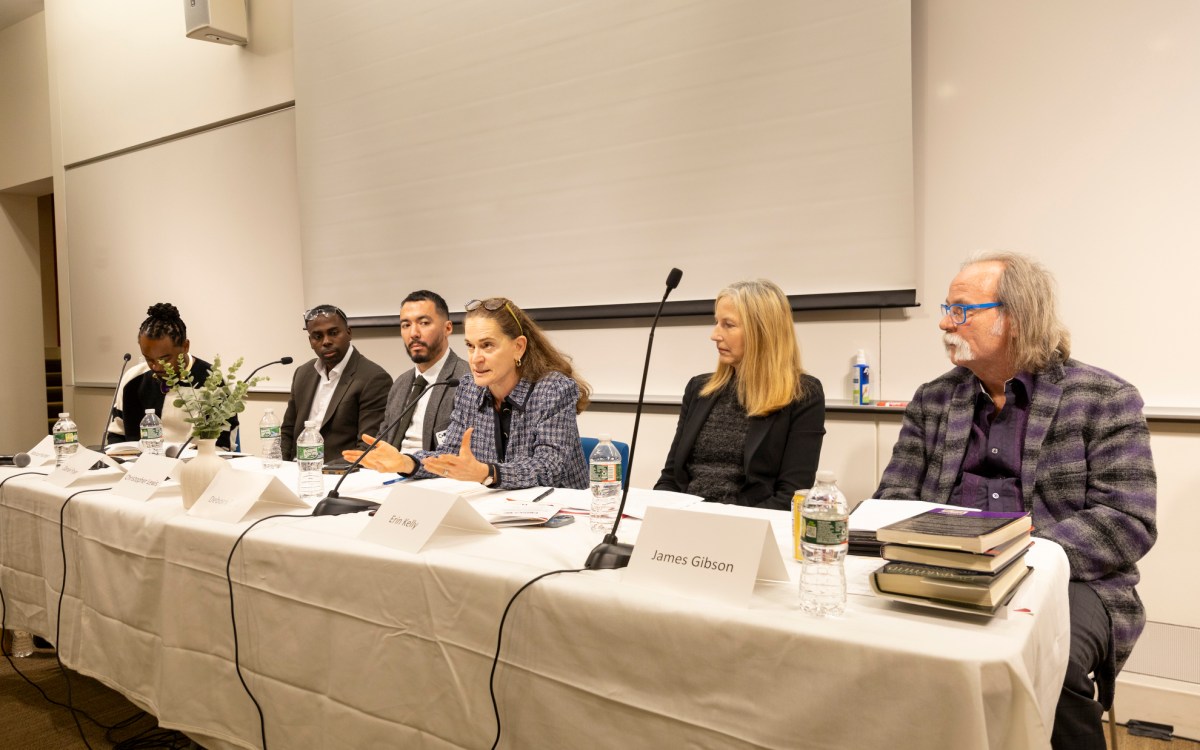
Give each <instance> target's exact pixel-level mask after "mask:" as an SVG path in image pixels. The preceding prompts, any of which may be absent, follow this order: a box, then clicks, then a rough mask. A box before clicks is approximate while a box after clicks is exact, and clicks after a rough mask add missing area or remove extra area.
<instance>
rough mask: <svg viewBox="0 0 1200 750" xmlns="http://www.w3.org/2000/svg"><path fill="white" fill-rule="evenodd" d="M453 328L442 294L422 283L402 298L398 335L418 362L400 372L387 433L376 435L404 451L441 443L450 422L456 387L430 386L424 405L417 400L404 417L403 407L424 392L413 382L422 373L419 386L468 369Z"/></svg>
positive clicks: (389, 404)
mask: <svg viewBox="0 0 1200 750" xmlns="http://www.w3.org/2000/svg"><path fill="white" fill-rule="evenodd" d="M453 330H454V324H453V323H452V322H450V309H449V308H448V307H447V306H446V300H444V299H442V298H441V296H440V295H438V294H436V293H435V292H431V291H428V290H426V289H422V290H420V291H416V292H413V293H412V294H410V295H408V296H407V297H405V298H404V302H403V303H401V305H400V335H401V336H402V337H403V339H404V349H405V350H406V351H407V352H408V357H409V359H411V360H412V361H413V364H415V365H416V367H414V368H413V369H411V370H409V371H408V372H405V373H404V374H402V375H401V376H400V377H398V378H396V383H395V384H394V385H393V386H392V392H391V393H390V394H388V400H387V411H386V413H385V414H384V417H383V426H384V428H386V429H387V434H386V435H376V437H379V438H382V439H383V440H386V441H387V442H389V443H391V444H392V445H394V446H396V447H397V448H400V449H401V451H411V450H427V451H431V450H436V449H437V446H438V443H439V442H440V441H441V437H440V436H441V434H442V433H444V432H445V431H446V427H447V425H449V424H450V412H451V410H452V408H453V406H454V390H455V389H454V387H451V386H442V387H439V388H431V389H429V390H428V391H426V392H425V395H424V396H422V400H423V401H425V403H424V404H423V405H422V404H418V405H417V406H416V407H415V408H414V409H413V410H412V413H410V414H405V415H404V417H403V418H400V413H401V412H402V411H403V410H404V407H406V406H408V405H409V399H410V398H411V397H413V396H415V395H417V394H418V393H419V392H421V388H420V387H419V388H414V387H413V383H414V382H415V381H416V378H417V376H418V375H420V376H421V378H422V381H423V384H421V387H424V384H428V383H437V382H445V381H447V380H451V379H455V378H461V377H463V376H465V375H466V374H467V373H468V372H470V369H471V368H470V367H468V366H467V363H466V361H465V360H463V359H462V358H461V357H459V356H458V355H456V354H455V353H454V352H452V351H451V350H450V339H449V337H450V334H451V332H452V331H453ZM398 419H399V422H398V423H397V420H398ZM371 434H374V433H371Z"/></svg>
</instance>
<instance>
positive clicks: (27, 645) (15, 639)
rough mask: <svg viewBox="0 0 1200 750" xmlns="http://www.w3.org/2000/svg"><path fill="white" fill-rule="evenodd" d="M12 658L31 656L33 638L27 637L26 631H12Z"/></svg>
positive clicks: (27, 632)
mask: <svg viewBox="0 0 1200 750" xmlns="http://www.w3.org/2000/svg"><path fill="white" fill-rule="evenodd" d="M11 653H12V655H13V656H19V657H23V656H33V636H31V635H29V631H28V630H14V631H12V650H11Z"/></svg>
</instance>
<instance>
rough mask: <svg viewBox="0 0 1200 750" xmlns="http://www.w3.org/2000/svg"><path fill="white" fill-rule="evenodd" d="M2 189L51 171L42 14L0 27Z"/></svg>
mask: <svg viewBox="0 0 1200 750" xmlns="http://www.w3.org/2000/svg"><path fill="white" fill-rule="evenodd" d="M0 91H3V92H4V100H3V102H0V190H7V189H9V188H13V187H17V186H18V185H25V184H26V183H30V182H34V181H36V180H42V179H45V178H47V177H49V176H50V88H49V84H48V82H47V67H46V24H45V14H44V13H38V14H37V15H34V16H32V17H30V18H27V19H25V20H24V21H21V22H20V23H17V24H14V25H13V26H10V27H8V28H7V29H0Z"/></svg>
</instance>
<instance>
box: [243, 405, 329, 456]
mask: <svg viewBox="0 0 1200 750" xmlns="http://www.w3.org/2000/svg"><path fill="white" fill-rule="evenodd" d="M317 437H320V433H317ZM258 439H259V441H260V442H261V443H262V447H261V449H260V450H259V456H261V457H262V465H263V468H264V469H278V468H279V464H281V463H282V462H283V448H282V447H280V438H279V418H278V417H276V416H275V410H274V409H267V410H266V411H264V412H263V418H262V421H260V422H259V423H258ZM321 453H322V455H324V453H325V448H324V446H322V447H321Z"/></svg>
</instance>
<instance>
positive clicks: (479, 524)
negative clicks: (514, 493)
mask: <svg viewBox="0 0 1200 750" xmlns="http://www.w3.org/2000/svg"><path fill="white" fill-rule="evenodd" d="M420 485H421V482H413V483H411V484H410V483H408V482H405V483H403V484H400V485H397V486H396V488H395V489H394V490H392V491H391V493H389V494H388V496H387V499H386V500H384V501H383V504H382V505H380V506H379V510H377V511H375V516H374V517H373V518H371V520H370V521H369V522H367V525H366V526H365V527H364V528H363V530H362V531H361V532H359V535H358V538H359V539H364V540H366V541H368V542H375V543H376V544H384V545H387V546H388V547H394V548H395V549H398V550H402V551H404V552H413V553H416V552H420V551H421V548H422V547H424V546H425V543H426V542H428V541H429V539H430V538H431V537H433V535H434V533H435V532H436V533H438V534H439V535H450V534H454V533H458V534H464V533H466V534H498V533H500V532H498V531H496V529H495V528H493V527H492V525H491V524H490V523H488V522H487V519H486V518H484V517H483V516H481V515H479V511H477V510H475V508H473V507H472V506H471V504H470V503H468V502H467V501H466V500H464V499H463V498H462V496H461V495H458V494H455V493H453V492H443V491H442V490H435V489H431V488H429V487H422V486H420Z"/></svg>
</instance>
